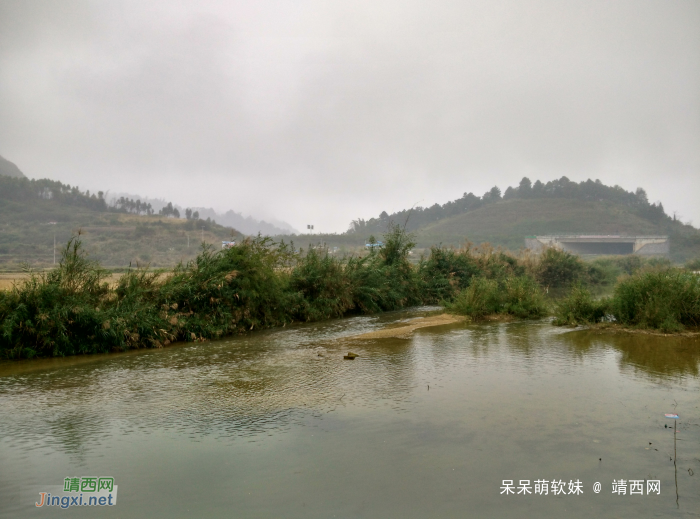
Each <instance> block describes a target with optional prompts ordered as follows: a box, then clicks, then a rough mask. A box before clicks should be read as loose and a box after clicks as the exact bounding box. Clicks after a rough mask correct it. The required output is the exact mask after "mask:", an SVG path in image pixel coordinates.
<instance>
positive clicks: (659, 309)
mask: <svg viewBox="0 0 700 519" xmlns="http://www.w3.org/2000/svg"><path fill="white" fill-rule="evenodd" d="M611 309H612V313H613V316H614V317H615V319H616V321H617V322H619V323H621V324H624V325H629V326H635V327H639V328H653V329H657V330H661V331H663V332H675V331H680V330H682V329H683V328H684V327H686V326H691V327H697V326H700V277H698V276H697V275H695V274H692V273H689V272H686V271H683V270H681V269H675V268H672V269H662V270H656V271H646V272H639V273H638V274H635V275H634V276H630V277H628V278H626V279H624V280H622V281H621V282H620V283H618V285H617V286H616V287H615V292H614V294H613V297H612V300H611Z"/></svg>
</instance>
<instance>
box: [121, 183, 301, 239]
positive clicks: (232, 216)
mask: <svg viewBox="0 0 700 519" xmlns="http://www.w3.org/2000/svg"><path fill="white" fill-rule="evenodd" d="M120 197H124V198H129V199H133V200H140V201H141V202H142V203H146V204H151V207H152V208H153V210H154V211H156V212H158V211H160V210H161V209H163V208H164V207H166V206H167V205H168V201H167V200H165V199H162V198H148V197H143V196H139V195H132V194H129V193H116V194H111V193H110V194H109V199H110V200H117V199H119V198H120ZM110 203H111V202H110ZM173 207H174V208H176V209H177V210H178V211H179V212H180V214H182V215H184V214H185V210H186V209H188V207H183V206H181V205H179V204H173ZM189 209H192V211H197V212H199V218H201V219H202V220H206V219H207V218H210V219H212V220H215V221H216V223H218V224H220V225H224V226H226V227H233V228H234V229H236V230H237V231H239V232H241V233H243V234H248V235H255V234H258V233H261V234H269V235H282V234H292V233H296V232H297V231H296V229H294V228H293V227H292V226H291V225H289V224H288V223H287V222H284V221H280V220H271V221H270V222H267V221H265V220H258V219H256V218H253V217H252V216H243V215H242V214H241V213H237V212H235V211H233V210H229V211H226V212H225V213H217V212H216V211H215V210H214V209H212V208H208V207H189Z"/></svg>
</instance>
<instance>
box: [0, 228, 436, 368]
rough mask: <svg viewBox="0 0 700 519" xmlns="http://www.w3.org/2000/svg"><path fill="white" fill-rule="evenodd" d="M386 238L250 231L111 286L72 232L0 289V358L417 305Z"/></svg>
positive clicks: (410, 273)
mask: <svg viewBox="0 0 700 519" xmlns="http://www.w3.org/2000/svg"><path fill="white" fill-rule="evenodd" d="M385 244H386V245H385V249H384V250H382V251H380V253H379V254H372V255H369V256H366V257H364V258H351V259H349V260H348V261H341V260H338V259H336V258H334V257H332V256H331V255H329V254H328V251H327V250H316V249H310V250H309V251H307V253H306V254H301V253H296V252H294V251H293V250H292V249H291V248H290V247H289V246H287V245H285V244H284V243H275V242H273V241H272V240H271V239H270V238H263V237H258V238H254V239H248V240H244V241H243V242H241V243H240V244H239V245H237V246H236V247H231V248H228V249H224V250H222V251H218V252H214V251H212V250H211V249H210V248H205V249H203V250H202V252H201V253H200V254H199V255H198V256H197V257H196V258H195V259H194V260H192V261H190V262H188V263H186V264H184V265H183V264H181V265H179V266H178V267H176V268H175V269H174V270H173V271H172V272H170V273H167V274H165V275H159V274H157V273H152V272H148V271H146V270H143V269H135V270H131V271H129V272H127V273H125V274H124V275H123V276H122V277H121V278H120V280H119V282H118V283H117V285H116V287H114V288H111V287H109V285H108V284H107V283H106V282H105V279H106V277H107V276H108V272H107V271H105V270H103V269H102V268H101V267H100V266H99V264H98V263H96V262H94V261H91V260H89V259H88V258H87V257H86V256H85V254H84V251H83V250H82V248H81V242H80V240H79V239H77V238H74V239H72V240H71V241H70V242H69V244H68V246H67V247H66V248H65V249H64V250H63V252H62V255H61V261H60V263H59V265H58V267H57V268H56V269H54V270H53V271H51V272H49V273H47V274H44V273H31V274H30V278H29V280H27V281H26V282H25V283H23V284H21V285H18V286H15V287H14V288H13V289H12V290H11V291H9V292H0V356H1V357H6V358H23V357H27V358H31V357H35V356H62V355H73V354H78V353H99V352H107V351H113V350H126V349H130V348H140V347H161V346H163V345H167V344H169V343H170V342H173V341H191V340H201V339H208V338H216V337H220V336H224V335H229V334H233V333H244V332H246V331H249V330H253V329H260V328H268V327H273V326H284V325H285V324H287V323H291V322H293V321H314V320H321V319H328V318H331V317H341V316H343V315H346V314H347V313H350V312H358V313H372V312H380V311H386V310H395V309H399V308H403V307H406V306H412V305H416V304H419V303H421V302H422V301H423V300H422V298H421V296H420V286H421V281H420V278H419V277H418V273H417V270H416V269H414V268H413V267H412V266H411V264H410V263H409V261H408V251H409V250H410V249H411V248H412V247H413V246H414V243H413V242H412V240H411V237H410V236H409V235H407V234H406V233H405V232H404V231H403V230H402V229H400V228H398V227H395V228H392V229H390V231H389V233H387V235H386V236H385Z"/></svg>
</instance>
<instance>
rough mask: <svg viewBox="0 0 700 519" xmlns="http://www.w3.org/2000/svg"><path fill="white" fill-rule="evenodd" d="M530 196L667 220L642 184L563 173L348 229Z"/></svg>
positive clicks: (420, 219)
mask: <svg viewBox="0 0 700 519" xmlns="http://www.w3.org/2000/svg"><path fill="white" fill-rule="evenodd" d="M517 199H524V200H531V199H573V200H584V201H592V202H603V201H607V202H611V203H613V204H616V205H620V206H624V207H627V208H629V209H630V210H632V212H634V213H635V214H637V215H638V216H639V217H641V218H643V219H645V220H648V221H650V222H653V223H656V224H658V223H661V222H662V221H664V220H670V218H669V216H668V215H667V214H666V213H665V212H664V208H663V205H661V203H658V204H654V203H650V202H649V200H648V198H647V194H646V192H645V191H644V189H642V188H638V189H637V191H636V192H634V193H633V192H631V191H626V190H624V189H623V188H621V187H620V186H613V187H610V186H606V185H605V184H603V183H602V182H601V181H600V180H596V181H593V180H590V179H589V180H586V181H585V182H581V183H576V182H572V181H570V180H569V179H568V178H566V177H561V178H560V179H558V180H553V181H551V182H547V183H546V184H544V183H542V182H540V181H539V180H538V181H536V182H535V183H534V184H533V183H532V182H531V181H530V179H528V178H527V177H524V178H523V179H522V180H521V181H520V185H518V186H517V187H508V188H507V189H506V190H505V192H502V191H501V190H500V188H498V187H497V186H494V187H493V188H491V189H490V190H489V191H487V192H486V193H484V194H483V195H482V196H476V195H475V194H474V193H464V195H463V196H462V198H459V199H457V200H453V201H451V202H447V203H446V204H444V205H440V204H435V205H432V206H430V207H416V208H413V209H404V210H403V211H399V212H397V213H393V214H387V213H386V211H385V212H382V213H381V214H380V215H379V216H378V217H377V218H370V219H369V220H363V219H361V218H360V219H357V220H353V221H352V223H351V224H350V230H349V231H348V232H349V233H354V232H358V233H362V234H368V233H382V232H384V230H385V229H386V226H387V224H388V223H389V222H394V223H397V224H401V225H404V223H406V228H407V229H408V230H410V231H415V230H418V229H419V228H421V227H425V226H426V225H429V224H432V223H435V222H437V221H438V220H442V219H445V218H450V217H453V216H456V215H460V214H464V213H468V212H470V211H475V210H477V209H480V208H482V207H485V206H489V205H493V204H499V203H503V202H506V201H508V200H517Z"/></svg>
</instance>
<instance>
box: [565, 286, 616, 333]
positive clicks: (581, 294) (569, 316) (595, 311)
mask: <svg viewBox="0 0 700 519" xmlns="http://www.w3.org/2000/svg"><path fill="white" fill-rule="evenodd" d="M608 310H609V301H608V299H601V300H595V299H593V297H592V296H591V293H590V292H589V291H588V289H586V287H585V286H583V285H581V284H578V285H575V286H573V287H572V288H571V291H570V292H569V294H568V295H567V296H566V297H565V298H563V299H560V300H559V301H557V302H556V304H555V307H554V315H555V316H556V319H555V320H554V324H556V325H558V326H562V325H572V326H573V325H578V324H593V323H599V322H600V321H601V320H602V319H603V318H604V317H605V315H606V314H607V312H608Z"/></svg>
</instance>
